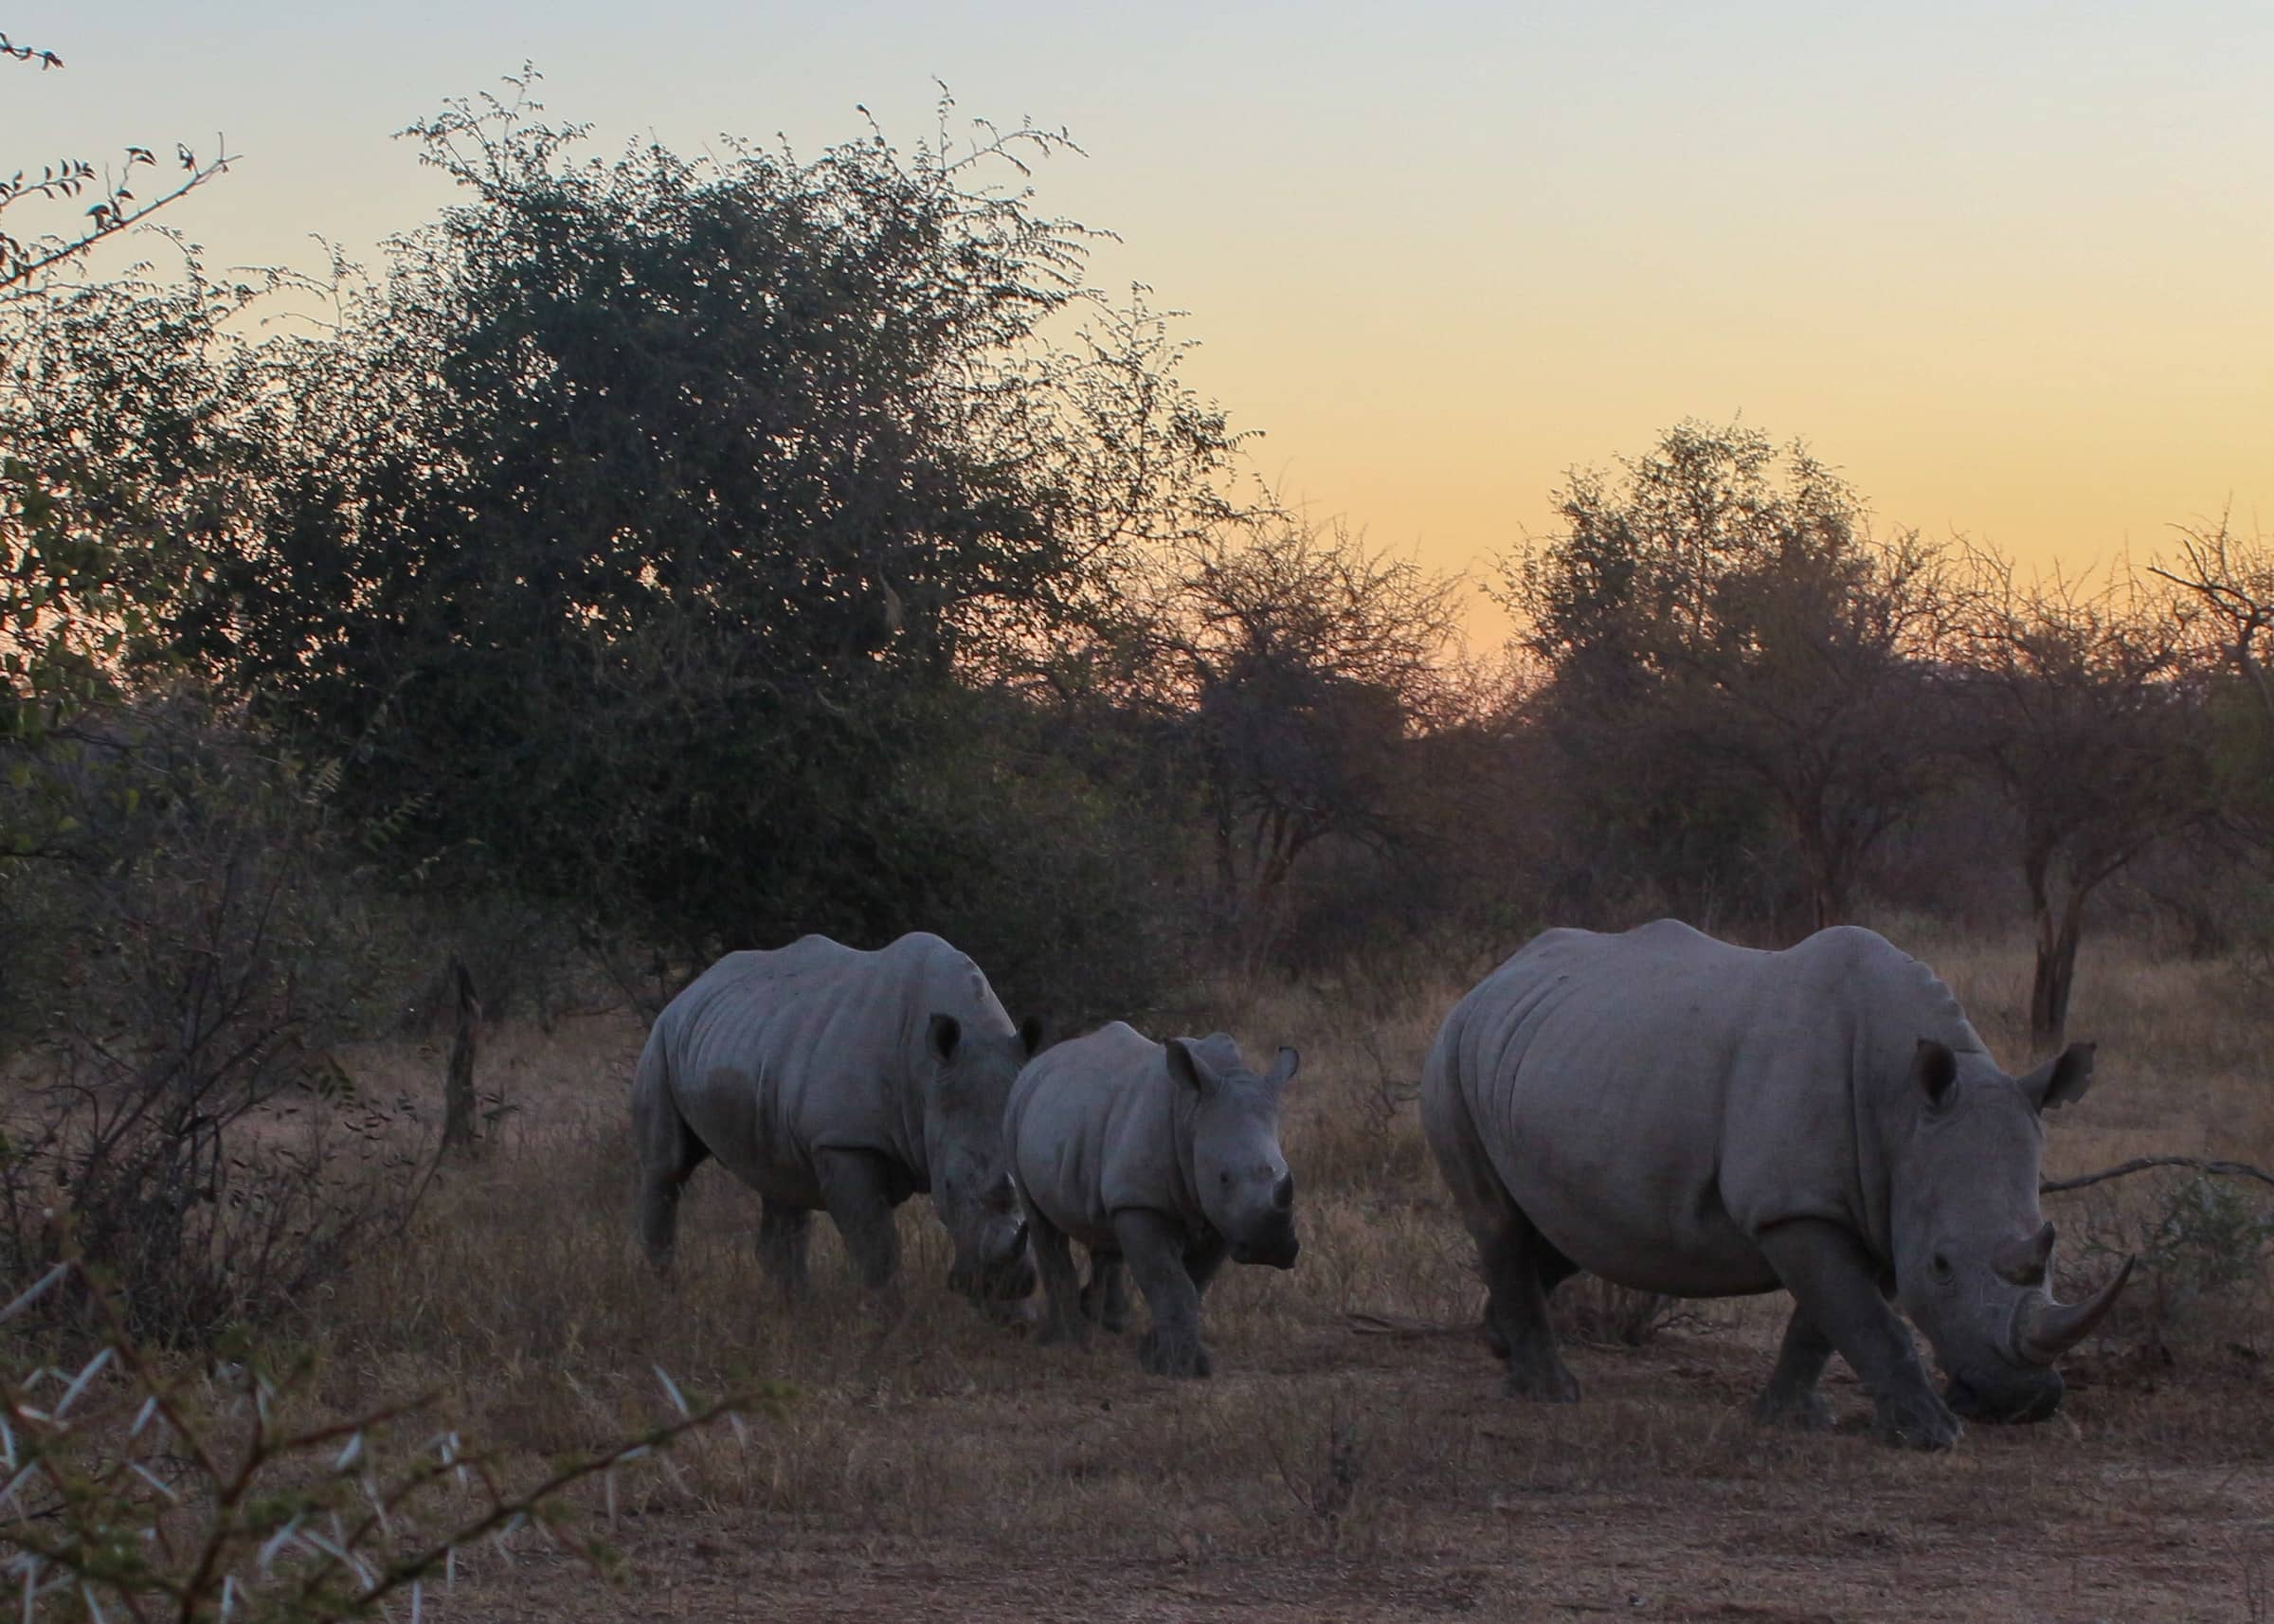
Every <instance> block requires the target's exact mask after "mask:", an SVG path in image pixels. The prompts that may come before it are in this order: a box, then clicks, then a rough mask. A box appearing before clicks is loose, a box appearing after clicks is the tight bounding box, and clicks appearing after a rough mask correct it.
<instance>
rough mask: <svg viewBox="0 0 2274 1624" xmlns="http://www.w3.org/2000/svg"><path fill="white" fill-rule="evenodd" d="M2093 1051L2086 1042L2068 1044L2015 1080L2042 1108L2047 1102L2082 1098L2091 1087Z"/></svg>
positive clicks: (2056, 1103) (2034, 1104) (2033, 1101)
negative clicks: (2031, 1070)
mask: <svg viewBox="0 0 2274 1624" xmlns="http://www.w3.org/2000/svg"><path fill="white" fill-rule="evenodd" d="M2092 1050H2093V1046H2092V1045H2091V1044H2089V1043H2071V1044H2070V1045H2069V1046H2068V1047H2067V1048H2066V1049H2064V1050H2062V1051H2061V1053H2060V1054H2058V1055H2056V1056H2053V1057H2052V1058H2051V1059H2049V1060H2048V1061H2047V1062H2046V1063H2045V1064H2044V1065H2042V1066H2040V1067H2038V1068H2037V1069H2036V1070H2035V1071H2034V1072H2031V1073H2030V1074H2029V1075H2028V1076H2026V1077H2022V1078H2019V1079H2017V1080H2018V1081H2019V1082H2020V1084H2021V1092H2023V1093H2024V1094H2026V1095H2028V1096H2029V1101H2030V1104H2031V1105H2033V1106H2035V1107H2036V1108H2037V1109H2038V1110H2044V1109H2045V1108H2046V1107H2047V1106H2050V1105H2066V1104H2068V1102H2069V1101H2071V1100H2081V1099H2083V1098H2084V1091H2085V1090H2086V1089H2088V1088H2090V1087H2092Z"/></svg>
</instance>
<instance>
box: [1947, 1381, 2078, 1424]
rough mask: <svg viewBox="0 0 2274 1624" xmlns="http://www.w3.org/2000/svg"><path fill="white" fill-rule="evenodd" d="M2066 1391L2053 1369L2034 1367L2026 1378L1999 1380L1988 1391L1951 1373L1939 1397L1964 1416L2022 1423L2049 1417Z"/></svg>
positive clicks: (1988, 1420) (1994, 1422) (2064, 1383)
mask: <svg viewBox="0 0 2274 1624" xmlns="http://www.w3.org/2000/svg"><path fill="white" fill-rule="evenodd" d="M2067 1391H2068V1388H2067V1384H2066V1382H2064V1381H2063V1380H2061V1373H2060V1372H2059V1371H2056V1370H2044V1371H2035V1372H2032V1373H2031V1374H2030V1377H2029V1378H2028V1379H2027V1380H2021V1381H2014V1382H2006V1383H2000V1384H1998V1385H1997V1386H1995V1387H1994V1388H1991V1389H1990V1390H1988V1391H1983V1390H1982V1389H1980V1388H1977V1387H1976V1386H1975V1385H1974V1384H1973V1383H1972V1382H1970V1381H1967V1380H1963V1379H1961V1378H1959V1377H1956V1376H1954V1377H1952V1378H1951V1379H1950V1384H1949V1385H1948V1386H1947V1387H1945V1388H1944V1389H1943V1392H1942V1401H1943V1402H1944V1403H1945V1404H1948V1405H1949V1406H1950V1407H1951V1408H1952V1409H1953V1410H1954V1411H1956V1412H1957V1413H1958V1416H1960V1417H1962V1418H1963V1419H1965V1420H1969V1421H1977V1422H1983V1423H1988V1424H1991V1425H2021V1424H2025V1423H2028V1422H2031V1421H2043V1420H2047V1419H2049V1418H2050V1417H2051V1416H2052V1414H2053V1412H2054V1411H2056V1410H2058V1409H2060V1408H2061V1400H2062V1398H2063V1397H2064V1396H2065V1395H2066V1393H2067Z"/></svg>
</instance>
